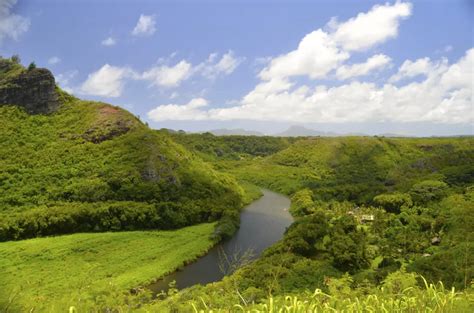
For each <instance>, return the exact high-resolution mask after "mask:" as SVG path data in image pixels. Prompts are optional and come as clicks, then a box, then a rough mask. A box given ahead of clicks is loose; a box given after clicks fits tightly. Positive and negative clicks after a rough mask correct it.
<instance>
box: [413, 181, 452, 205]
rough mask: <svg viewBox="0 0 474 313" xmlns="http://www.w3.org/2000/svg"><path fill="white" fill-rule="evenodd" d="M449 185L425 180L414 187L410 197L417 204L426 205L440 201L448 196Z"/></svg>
mask: <svg viewBox="0 0 474 313" xmlns="http://www.w3.org/2000/svg"><path fill="white" fill-rule="evenodd" d="M447 189H448V185H447V184H446V183H445V182H442V181H438V180H424V181H422V182H420V183H417V184H415V185H413V187H412V188H411V189H410V195H411V197H412V199H413V200H414V202H415V203H418V204H425V203H428V202H430V201H435V200H440V199H442V198H444V197H445V196H446V191H447Z"/></svg>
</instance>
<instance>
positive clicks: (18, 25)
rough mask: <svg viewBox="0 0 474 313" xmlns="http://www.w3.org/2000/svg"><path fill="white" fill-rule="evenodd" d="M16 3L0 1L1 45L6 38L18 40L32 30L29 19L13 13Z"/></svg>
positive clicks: (13, 1)
mask: <svg viewBox="0 0 474 313" xmlns="http://www.w3.org/2000/svg"><path fill="white" fill-rule="evenodd" d="M16 2H17V0H1V1H0V44H1V43H2V41H3V40H4V39H6V38H10V39H13V40H18V38H19V37H20V35H21V34H23V33H25V32H26V31H28V29H29V28H30V20H29V19H28V18H26V17H23V16H21V15H17V14H13V13H12V12H11V10H12V8H13V7H14V6H15V4H16Z"/></svg>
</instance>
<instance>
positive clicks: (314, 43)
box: [259, 29, 349, 80]
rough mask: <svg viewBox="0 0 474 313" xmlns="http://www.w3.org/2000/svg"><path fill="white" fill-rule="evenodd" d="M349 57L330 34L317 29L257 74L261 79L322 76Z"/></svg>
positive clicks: (313, 77)
mask: <svg viewBox="0 0 474 313" xmlns="http://www.w3.org/2000/svg"><path fill="white" fill-rule="evenodd" d="M348 58H349V54H348V53H346V52H344V51H341V50H340V49H339V48H338V47H337V46H336V43H335V42H334V40H333V39H332V38H331V36H330V35H328V34H327V33H325V32H324V31H322V30H321V29H318V30H316V31H313V32H312V33H309V34H308V35H306V36H305V37H304V38H303V39H302V40H301V41H300V43H299V45H298V48H297V49H296V50H293V51H291V52H289V53H287V54H284V55H281V56H279V57H276V58H274V59H272V60H271V62H270V64H269V65H268V66H267V67H265V68H264V69H263V70H262V71H261V72H260V74H259V77H260V78H261V79H263V80H272V79H284V78H287V77H292V76H302V75H304V76H309V77H310V78H312V79H316V78H323V77H325V76H326V75H327V74H328V73H329V72H330V71H331V70H333V69H334V68H336V67H337V66H339V65H340V64H341V63H342V62H343V61H345V60H347V59H348Z"/></svg>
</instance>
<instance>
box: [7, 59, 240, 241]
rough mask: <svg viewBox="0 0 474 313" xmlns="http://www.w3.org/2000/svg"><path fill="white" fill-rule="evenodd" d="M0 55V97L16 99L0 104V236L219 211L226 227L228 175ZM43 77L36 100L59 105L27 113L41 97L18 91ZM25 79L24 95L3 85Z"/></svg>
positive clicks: (152, 223) (190, 220)
mask: <svg viewBox="0 0 474 313" xmlns="http://www.w3.org/2000/svg"><path fill="white" fill-rule="evenodd" d="M0 62H1V64H0V65H1V66H0V94H4V95H5V97H3V98H2V99H3V101H7V100H9V99H10V100H12V99H13V100H12V101H18V102H19V105H16V103H2V105H0V145H1V149H0V241H5V240H12V239H21V238H31V237H36V236H45V235H53V234H64V233H74V232H84V231H95V232H97V231H108V230H133V229H170V228H179V227H183V226H187V225H192V224H196V223H202V222H209V221H215V220H219V219H221V218H222V217H223V216H227V221H228V225H226V227H227V228H226V229H228V230H229V231H230V233H231V232H232V228H233V226H235V225H231V224H232V223H234V224H235V221H236V219H237V217H238V211H239V209H240V208H241V206H242V199H243V191H242V189H241V187H240V186H239V185H238V184H237V183H236V181H235V179H233V178H232V177H230V176H229V175H225V174H221V173H218V172H217V171H215V170H213V169H212V168H211V167H210V166H208V165H207V164H206V163H204V162H202V161H201V160H200V158H198V157H194V156H193V155H192V154H190V153H189V152H188V151H187V150H186V149H185V148H183V147H182V146H180V145H179V144H176V143H174V142H173V141H172V140H171V139H170V138H169V137H168V136H167V135H166V134H160V133H157V132H154V131H152V130H150V129H149V128H148V127H147V126H146V125H144V124H143V123H142V122H141V121H140V120H139V119H137V118H136V117H135V116H133V115H132V114H130V113H129V112H127V111H125V110H123V109H120V108H118V107H114V106H111V105H108V104H105V103H98V102H90V101H82V100H79V99H76V98H74V97H72V96H69V95H67V94H66V93H64V92H62V91H61V90H60V89H59V88H57V87H55V85H54V78H52V75H50V76H47V77H46V78H44V77H43V78H42V79H40V80H34V79H30V75H33V76H35V75H36V74H34V73H36V71H38V69H36V68H29V69H26V68H24V67H22V66H21V65H20V64H17V63H15V61H13V60H10V59H2V60H0ZM42 71H43V72H44V71H47V70H44V69H43V70H42ZM47 72H48V73H49V71H47ZM35 77H36V76H35ZM45 79H46V81H47V82H48V83H47V84H46V85H48V84H49V85H51V84H50V81H49V80H50V79H53V84H52V87H51V88H53V90H51V88H50V89H46V90H42V89H41V88H40V89H38V90H37V93H39V95H38V97H36V98H38V99H40V100H41V99H42V95H43V93H42V92H44V93H46V94H48V95H50V94H55V98H57V99H58V101H59V104H58V106H57V107H55V108H54V110H53V111H51V112H49V114H34V113H38V111H39V112H41V113H44V112H43V111H42V110H41V109H37V110H36V109H35V107H36V108H37V107H41V106H42V105H44V103H43V102H41V101H38V102H37V103H34V104H32V103H31V101H36V100H34V99H33V98H31V97H29V94H28V92H29V91H28V90H30V89H35V88H36V85H41V86H43V87H44V85H45ZM25 81H26V82H30V83H31V84H32V86H30V88H28V89H26V91H24V93H25V94H24V95H20V96H18V93H19V92H20V93H21V92H23V90H25V88H20V89H19V90H20V91H18V90H17V91H11V90H12V89H13V90H15V88H16V86H18V83H19V82H25ZM43 87H42V88H43ZM38 88H39V87H38ZM9 95H10V96H9ZM15 95H17V96H15ZM15 99H16V100H15ZM25 99H26V100H25ZM22 101H26V104H25V103H20V102H22ZM25 105H26V106H25ZM231 222H232V223H231ZM218 235H219V234H218Z"/></svg>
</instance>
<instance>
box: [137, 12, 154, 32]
mask: <svg viewBox="0 0 474 313" xmlns="http://www.w3.org/2000/svg"><path fill="white" fill-rule="evenodd" d="M155 24H156V21H155V16H153V15H144V14H141V15H140V18H139V19H138V22H137V25H136V26H135V28H134V29H133V31H132V35H134V36H151V35H153V34H154V33H155V31H156V27H155Z"/></svg>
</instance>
